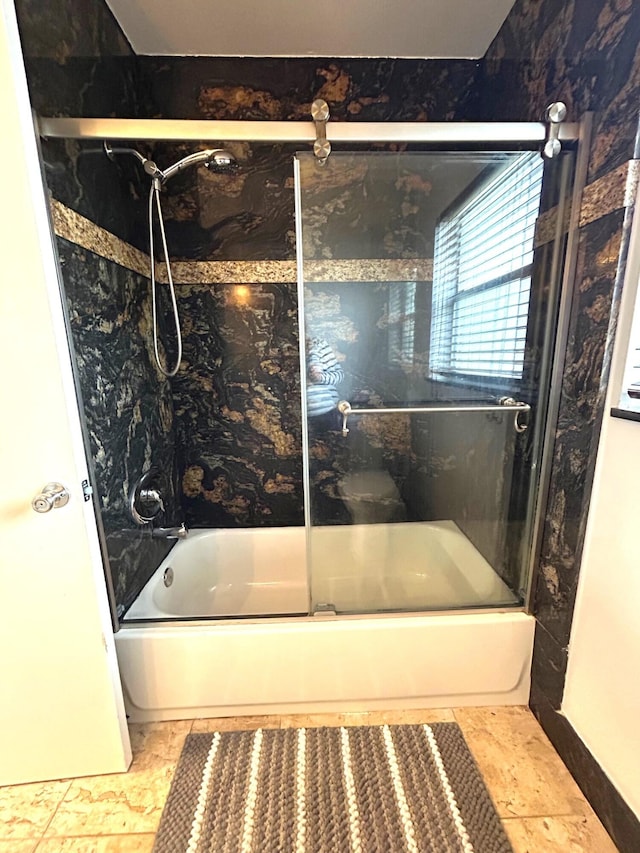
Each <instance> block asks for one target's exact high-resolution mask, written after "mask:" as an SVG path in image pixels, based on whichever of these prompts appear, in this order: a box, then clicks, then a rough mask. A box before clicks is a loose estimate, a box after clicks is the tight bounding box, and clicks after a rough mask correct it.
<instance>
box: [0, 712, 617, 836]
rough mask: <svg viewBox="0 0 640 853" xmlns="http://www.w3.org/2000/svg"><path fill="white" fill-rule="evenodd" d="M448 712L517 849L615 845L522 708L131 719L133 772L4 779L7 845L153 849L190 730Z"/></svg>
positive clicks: (0, 816)
mask: <svg viewBox="0 0 640 853" xmlns="http://www.w3.org/2000/svg"><path fill="white" fill-rule="evenodd" d="M447 720H455V721H456V722H457V723H458V724H459V725H460V727H461V728H462V731H463V732H464V736H465V738H466V740H467V743H468V744H469V747H470V749H471V751H472V753H473V755H474V757H475V759H476V761H477V763H478V765H479V767H480V770H481V772H482V775H483V776H484V779H485V782H486V784H487V787H488V788H489V791H490V793H491V796H492V797H493V801H494V803H495V805H496V808H497V810H498V813H499V814H500V817H501V818H502V821H503V824H504V827H505V829H506V832H507V834H508V836H509V838H510V839H511V843H512V844H513V847H514V849H515V851H516V853H555V851H558V853H583V851H584V853H614V851H615V850H616V848H615V846H614V845H613V843H612V842H611V840H610V839H609V836H608V835H607V833H606V832H605V830H604V829H603V827H602V825H601V824H600V822H599V821H598V819H597V817H596V816H595V815H594V813H593V811H592V809H591V807H590V806H589V804H588V803H587V802H586V800H585V799H584V797H583V796H582V794H581V792H580V790H579V789H578V787H577V785H576V784H575V782H574V781H573V779H572V778H571V776H570V775H569V772H568V771H567V770H566V768H565V767H564V765H563V764H562V762H561V761H560V758H559V757H558V755H557V754H556V752H555V750H554V749H553V747H552V746H551V744H550V743H549V741H548V740H547V738H546V736H545V735H544V733H543V731H542V729H541V728H540V726H539V725H538V723H537V721H536V720H535V718H534V717H533V715H532V714H531V712H530V711H529V710H528V709H527V708H514V707H508V708H461V709H454V710H449V709H445V710H426V711H393V712H391V711H390V712H374V713H349V714H315V715H286V716H282V715H281V716H272V717H235V718H225V719H216V720H194V721H192V720H180V721H176V722H169V723H147V724H139V725H132V726H131V739H132V745H133V752H134V760H133V764H132V765H131V768H130V769H129V772H128V773H122V774H114V775H110V776H96V777H91V778H85V779H74V780H72V781H69V780H61V781H54V782H43V783H36V784H32V785H16V786H14V787H5V788H0V853H150V851H151V848H152V847H153V839H154V833H155V831H156V829H157V827H158V823H159V821H160V815H161V813H162V808H163V805H164V802H165V799H166V796H167V793H168V791H169V785H170V783H171V777H172V775H173V771H174V769H175V766H176V763H177V761H178V757H179V755H180V751H181V749H182V744H183V742H184V739H185V737H186V735H187V734H188V733H189V732H190V731H194V732H202V731H210V730H213V729H220V730H232V729H254V728H258V727H260V726H262V727H269V728H280V727H282V728H284V727H291V726H301V725H304V726H318V725H326V726H338V725H377V724H381V723H390V724H393V723H422V722H425V723H428V722H441V721H443V722H444V721H447ZM265 853H270V851H265ZM336 853H341V851H336ZM389 853H393V851H389ZM480 853H481V851H480Z"/></svg>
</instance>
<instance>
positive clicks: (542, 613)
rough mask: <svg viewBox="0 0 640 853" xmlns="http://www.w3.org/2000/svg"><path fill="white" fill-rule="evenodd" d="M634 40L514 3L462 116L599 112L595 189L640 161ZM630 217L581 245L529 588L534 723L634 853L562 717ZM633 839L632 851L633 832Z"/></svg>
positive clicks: (590, 17) (612, 803)
mask: <svg viewBox="0 0 640 853" xmlns="http://www.w3.org/2000/svg"><path fill="white" fill-rule="evenodd" d="M639 33H640V6H639V5H638V4H637V3H635V2H632V0H584V2H581V3H578V2H575V0H574V2H569V3H560V2H557V0H542V2H540V0H517V2H516V4H515V6H514V8H513V10H512V11H511V13H510V14H509V16H508V18H507V20H506V21H505V24H504V25H503V27H502V29H501V30H500V32H499V33H498V35H497V37H496V39H495V41H494V43H493V45H492V46H491V47H490V49H489V51H488V52H487V55H486V57H485V60H484V62H483V68H482V71H481V73H480V75H479V78H478V79H479V85H478V88H477V89H476V90H475V91H474V93H473V96H472V97H471V98H470V99H469V100H467V101H466V103H465V105H464V109H465V110H466V111H467V114H468V115H469V117H475V116H477V115H478V114H482V115H483V116H485V117H488V118H491V119H496V120H502V119H514V120H516V119H517V120H531V119H537V118H539V117H540V116H541V115H542V114H543V111H544V109H545V106H546V105H547V104H548V103H550V102H551V101H555V100H563V101H565V102H566V103H567V105H568V107H569V115H570V118H571V119H574V120H575V119H577V118H579V117H580V115H581V113H583V112H584V111H586V110H590V111H593V112H594V136H593V140H592V144H591V148H590V156H589V168H588V181H593V180H595V179H597V178H599V177H601V176H603V175H606V174H607V173H608V172H610V171H611V170H612V169H614V168H616V167H618V166H620V165H621V164H624V163H625V162H626V161H627V160H629V159H631V158H634V157H637V156H638V103H639V96H640V46H639V45H640V42H639V39H638V34H639ZM632 214H633V211H632V209H630V208H627V209H626V210H621V211H618V212H615V213H610V214H609V215H606V216H604V217H602V218H599V217H598V215H597V211H595V214H594V216H593V217H592V218H594V220H595V221H593V222H591V223H590V224H589V225H586V226H585V227H583V228H582V229H581V231H580V235H579V250H578V263H577V269H576V275H575V279H574V282H573V305H572V308H571V318H570V337H569V342H568V347H567V353H566V358H565V367H564V377H563V381H562V389H561V391H562V397H561V405H560V413H559V418H558V424H557V430H556V440H555V447H554V453H553V467H552V472H551V485H550V493H549V501H548V506H547V520H546V525H545V530H544V537H543V543H542V553H541V557H540V562H539V565H538V567H537V570H536V574H535V577H534V602H533V606H534V613H535V615H536V618H537V620H538V630H537V632H536V642H535V647H534V664H533V671H532V678H533V684H532V693H531V705H532V707H533V709H534V711H535V712H536V714H537V715H538V717H539V718H540V720H541V722H542V724H543V726H544V727H545V729H546V731H547V733H548V734H549V736H550V737H551V738H552V740H553V742H554V744H555V745H556V747H557V748H558V750H559V751H560V753H561V755H562V756H563V757H564V758H565V760H566V761H567V763H568V764H569V766H570V767H571V769H572V772H574V774H575V775H576V778H577V779H578V782H579V783H580V784H581V786H583V789H584V790H585V791H587V792H588V795H589V797H590V799H591V802H592V805H593V806H594V808H595V809H596V811H597V812H598V814H599V816H600V817H601V819H602V820H603V822H604V823H605V826H607V828H608V830H609V832H610V833H611V834H612V835H613V837H614V840H615V841H616V843H617V844H618V846H619V847H620V849H621V850H627V849H629V850H630V849H635V846H637V844H636V845H635V846H629V843H628V842H629V839H630V838H631V837H632V836H631V835H628V833H627V831H626V830H624V831H623V830H622V829H621V828H624V827H625V826H627V827H628V814H626V813H623V812H624V808H623V806H624V804H622V805H621V801H620V798H619V796H617V795H616V794H615V791H613V788H612V786H611V784H610V782H609V781H608V780H607V779H606V777H605V776H604V774H603V773H602V771H600V769H599V768H597V765H596V763H595V761H594V760H593V758H592V757H591V756H590V755H589V754H588V752H587V750H586V749H585V748H584V747H583V746H582V745H581V744H580V741H579V738H577V736H576V735H575V733H574V732H573V730H572V729H571V727H570V726H569V725H568V724H567V723H566V720H564V718H563V717H562V715H561V714H560V712H559V709H560V703H561V699H562V692H563V688H564V676H565V671H566V663H567V644H568V639H569V634H570V630H571V622H572V618H573V608H574V603H575V593H576V589H577V584H578V577H579V571H580V561H581V556H582V548H583V543H584V528H585V522H586V514H587V511H588V507H589V500H590V496H591V488H592V482H593V471H594V465H595V457H596V452H597V445H598V439H599V434H600V426H601V422H602V417H603V405H604V393H605V390H606V384H607V380H608V370H609V363H608V362H609V355H610V349H611V345H612V341H613V337H614V334H615V325H616V316H617V311H618V306H619V299H620V294H621V289H622V281H623V276H624V266H625V257H626V252H627V246H628V239H629V228H630V223H631V217H632ZM577 745H579V747H578V746H577ZM576 750H577V751H578V752H580V756H579V757H576V756H577V752H576ZM574 759H575V760H574ZM596 768H597V771H598V772H596ZM627 812H628V809H627ZM634 832H635V836H634V837H635V838H636V839H637V837H638V828H637V821H636V823H635V829H634ZM632 834H633V833H632Z"/></svg>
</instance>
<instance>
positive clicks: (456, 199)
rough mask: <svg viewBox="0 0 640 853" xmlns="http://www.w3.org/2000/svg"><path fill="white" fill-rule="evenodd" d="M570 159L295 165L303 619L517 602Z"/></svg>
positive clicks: (356, 157)
mask: <svg viewBox="0 0 640 853" xmlns="http://www.w3.org/2000/svg"><path fill="white" fill-rule="evenodd" d="M571 165H572V154H571V153H570V152H569V153H564V154H563V155H562V157H560V158H559V159H558V161H554V162H552V163H550V164H546V165H543V161H542V159H541V158H540V156H539V154H538V153H537V152H531V151H524V152H523V151H511V152H491V153H478V152H438V153H435V152H417V153H349V154H346V153H332V154H331V156H330V157H329V159H328V161H327V162H326V163H324V164H319V163H318V162H317V160H316V159H315V157H314V156H313V155H312V154H308V155H307V154H299V155H297V157H296V189H297V204H298V223H299V229H300V230H299V233H298V253H299V270H300V272H301V281H300V301H301V305H302V312H301V313H302V315H303V316H302V317H301V330H302V333H303V335H304V355H305V362H304V367H305V370H304V374H305V375H304V380H303V393H304V409H305V413H306V429H305V460H306V462H307V471H306V480H307V482H306V491H307V504H308V506H307V517H308V523H309V526H310V527H309V571H310V584H311V600H312V610H313V611H323V610H328V611H336V612H341V613H358V612H368V613H371V612H380V611H402V610H451V609H454V610H455V609H462V608H469V607H518V606H521V605H522V603H523V597H524V592H525V590H526V582H527V579H526V566H527V558H528V555H529V549H530V544H531V543H530V539H531V519H532V513H533V509H534V506H533V504H534V497H535V482H534V480H535V474H534V472H535V471H536V470H537V462H538V461H539V454H540V445H541V427H542V425H543V418H544V407H545V402H546V394H547V390H548V388H547V386H548V381H549V379H548V375H549V369H550V351H551V346H552V343H551V342H552V340H553V326H554V323H555V317H556V310H557V295H558V293H557V292H558V287H557V284H556V282H554V281H551V282H550V278H549V271H550V269H551V268H552V267H553V269H554V270H556V271H557V268H558V264H557V263H552V259H556V260H557V252H558V246H555V245H554V244H553V241H552V240H549V239H547V238H545V237H544V235H542V234H541V232H540V229H538V231H536V225H537V223H538V221H539V219H540V216H539V213H540V207H541V199H542V204H543V206H551V205H552V204H554V203H556V202H557V194H558V191H557V189H556V186H560V184H561V180H560V178H561V176H562V175H565V177H566V174H567V171H569V172H570V170H571ZM543 173H544V187H545V189H544V192H543V190H542V185H543ZM565 184H566V180H565ZM565 189H566V187H565ZM534 261H535V263H534ZM560 266H561V265H560Z"/></svg>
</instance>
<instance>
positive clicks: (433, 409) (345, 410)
mask: <svg viewBox="0 0 640 853" xmlns="http://www.w3.org/2000/svg"><path fill="white" fill-rule="evenodd" d="M338 411H339V412H340V414H341V415H342V434H343V435H344V436H346V435H347V433H348V432H349V430H348V429H347V418H348V417H349V416H350V415H404V414H409V415H415V414H430V413H438V412H454V413H457V412H509V411H512V412H513V411H515V413H516V417H515V420H514V427H515V430H516V432H525V430H526V429H527V425H526V424H521V423H520V420H519V415H520V413H521V412H530V411H531V406H530V405H529V403H522V402H520V401H518V400H514V399H513V398H512V397H502V398H501V399H500V400H499V401H498V402H497V403H491V404H484V403H481V404H477V403H476V404H475V405H474V404H471V405H468V406H460V405H454V406H400V407H389V408H383V409H380V408H371V409H354V408H352V406H351V403H350V402H349V401H348V400H340V402H339V403H338Z"/></svg>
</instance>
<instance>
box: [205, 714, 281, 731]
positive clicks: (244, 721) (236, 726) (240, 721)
mask: <svg viewBox="0 0 640 853" xmlns="http://www.w3.org/2000/svg"><path fill="white" fill-rule="evenodd" d="M279 728H280V716H279V715H270V716H260V717H210V718H208V719H204V718H203V719H201V720H194V721H193V728H192V729H191V731H192V732H194V733H196V732H246V731H253V730H254V729H279Z"/></svg>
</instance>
